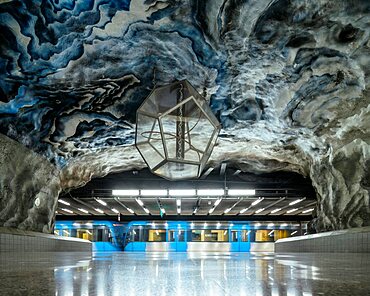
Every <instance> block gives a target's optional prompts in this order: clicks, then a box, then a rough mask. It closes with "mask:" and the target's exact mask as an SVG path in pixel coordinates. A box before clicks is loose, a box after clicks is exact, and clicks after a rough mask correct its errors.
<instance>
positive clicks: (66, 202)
mask: <svg viewBox="0 0 370 296" xmlns="http://www.w3.org/2000/svg"><path fill="white" fill-rule="evenodd" d="M58 201H59V202H60V203H62V204H65V205H67V206H70V205H71V204H70V203H69V202H68V201H65V200H63V199H58Z"/></svg>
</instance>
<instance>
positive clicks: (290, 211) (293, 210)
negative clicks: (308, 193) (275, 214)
mask: <svg viewBox="0 0 370 296" xmlns="http://www.w3.org/2000/svg"><path fill="white" fill-rule="evenodd" d="M297 210H298V209H297V208H295V209H291V210H289V211H287V214H290V213H293V212H295V211H297Z"/></svg>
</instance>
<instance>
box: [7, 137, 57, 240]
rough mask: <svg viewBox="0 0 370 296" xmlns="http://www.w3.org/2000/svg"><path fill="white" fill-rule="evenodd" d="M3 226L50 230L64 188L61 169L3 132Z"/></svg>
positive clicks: (41, 230)
mask: <svg viewBox="0 0 370 296" xmlns="http://www.w3.org/2000/svg"><path fill="white" fill-rule="evenodd" d="M0 172H1V173H0V226H5V227H14V228H19V229H23V230H33V231H39V232H45V233H50V232H51V231H52V230H53V226H54V220H55V210H56V207H57V199H58V195H59V192H60V190H61V187H60V181H59V170H58V169H56V168H55V166H53V165H52V164H50V162H49V161H48V160H46V159H44V158H43V157H41V156H40V155H38V154H36V153H35V152H33V151H30V150H29V149H27V148H25V147H24V146H22V145H21V144H19V143H18V142H16V141H14V140H11V139H9V138H7V137H5V136H4V135H2V134H0Z"/></svg>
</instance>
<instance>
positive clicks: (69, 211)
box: [61, 209, 73, 214]
mask: <svg viewBox="0 0 370 296" xmlns="http://www.w3.org/2000/svg"><path fill="white" fill-rule="evenodd" d="M61 210H62V211H64V212H67V213H70V214H73V211H71V210H68V209H61Z"/></svg>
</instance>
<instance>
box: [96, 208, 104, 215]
mask: <svg viewBox="0 0 370 296" xmlns="http://www.w3.org/2000/svg"><path fill="white" fill-rule="evenodd" d="M95 211H97V212H98V213H100V214H104V211H102V210H101V209H98V208H96V209H95Z"/></svg>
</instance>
